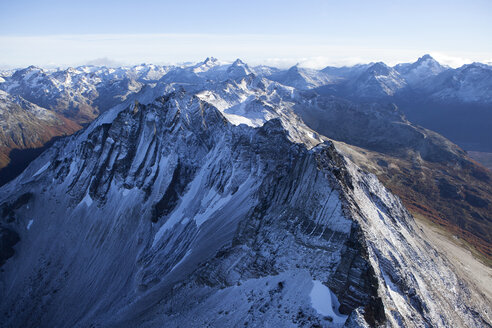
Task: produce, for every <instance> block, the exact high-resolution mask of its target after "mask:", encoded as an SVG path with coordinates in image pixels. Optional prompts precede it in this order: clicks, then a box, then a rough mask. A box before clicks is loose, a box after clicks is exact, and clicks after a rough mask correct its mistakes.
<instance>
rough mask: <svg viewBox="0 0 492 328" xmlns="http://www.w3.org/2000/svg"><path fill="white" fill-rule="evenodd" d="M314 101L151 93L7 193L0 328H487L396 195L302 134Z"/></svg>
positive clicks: (2, 202)
mask: <svg viewBox="0 0 492 328" xmlns="http://www.w3.org/2000/svg"><path fill="white" fill-rule="evenodd" d="M238 64H239V63H238ZM213 67H215V66H212V68H210V69H209V70H207V71H210V70H212V69H214V68H213ZM226 67H228V68H230V67H231V66H226ZM180 70H181V72H182V70H187V68H181V69H180ZM218 71H219V70H218V69H217V72H218ZM220 71H222V70H220ZM225 71H227V68H226V69H225ZM202 73H204V72H202V71H200V72H198V73H195V74H196V75H197V76H198V77H200V74H202ZM168 74H169V73H168ZM163 90H165V91H163ZM152 95H153V96H158V97H156V98H154V97H152ZM317 97H318V96H317V95H316V93H315V92H312V91H307V92H306V91H299V90H296V89H295V88H293V87H289V86H284V85H282V84H280V83H278V82H273V81H271V80H268V79H266V78H264V77H260V76H256V75H254V74H249V75H247V76H245V77H242V78H239V79H226V80H224V81H221V82H217V81H205V82H203V81H201V82H200V84H198V85H192V84H190V82H187V83H173V84H171V85H165V86H163V85H159V84H156V85H153V86H148V87H146V88H143V89H142V90H141V91H140V93H138V94H136V95H133V96H132V97H131V99H130V98H128V99H127V100H126V101H124V102H123V103H121V104H120V105H118V106H116V107H114V108H112V109H110V110H108V111H106V112H104V113H103V114H102V115H101V116H99V117H98V118H97V119H96V120H95V121H94V122H93V123H91V124H90V125H89V126H88V127H87V128H86V129H85V130H83V131H81V132H79V133H77V134H75V135H74V136H72V137H71V138H67V139H64V140H61V141H59V142H57V143H56V144H55V145H54V146H53V147H51V148H50V149H49V150H48V151H46V152H45V153H43V155H41V156H40V157H39V158H38V159H37V160H35V161H34V162H33V163H32V164H31V165H30V166H29V167H28V169H27V170H26V171H24V172H23V173H22V174H21V175H20V176H19V177H18V178H17V179H16V180H15V181H13V182H11V183H9V184H7V185H5V186H3V187H2V188H0V206H1V207H2V212H1V213H2V219H1V220H2V221H1V222H2V228H1V229H2V230H1V234H0V235H1V236H2V238H3V239H2V241H3V240H5V241H6V242H3V243H2V247H3V248H4V250H3V254H9V255H11V256H10V257H9V258H8V259H6V262H5V263H4V264H3V266H2V271H1V272H0V282H1V283H0V294H1V295H4V296H3V298H2V301H1V302H0V319H1V320H0V321H1V322H3V323H4V324H5V325H6V326H8V327H9V326H12V327H18V326H32V325H37V326H50V327H51V326H71V327H90V326H95V327H116V326H117V327H135V326H138V327H162V326H167V327H183V326H186V327H204V326H246V325H247V326H253V327H264V326H272V327H273V326H276V327H278V326H283V327H298V326H306V327H311V326H321V327H341V326H343V325H345V326H346V327H369V326H375V325H382V326H395V327H398V326H405V327H421V326H436V327H447V326H464V327H482V326H487V325H490V323H491V322H492V317H491V313H490V304H489V303H488V301H487V300H486V299H485V298H483V297H482V294H481V291H479V290H477V288H476V287H474V286H473V285H471V284H469V283H468V282H467V280H464V279H463V278H462V277H460V276H459V275H458V274H457V273H456V270H455V268H454V267H453V265H452V264H451V263H450V262H449V261H447V260H446V259H445V258H443V257H442V255H440V254H439V253H438V252H437V251H436V250H435V249H434V248H433V247H432V246H431V245H430V244H429V243H428V241H427V240H426V238H425V237H423V235H422V232H421V230H420V229H419V228H418V227H417V226H416V224H415V222H414V220H413V218H412V217H411V216H410V215H409V213H408V212H407V210H406V209H405V207H404V206H403V205H402V203H401V202H400V200H399V199H398V198H397V197H395V196H394V195H393V194H392V193H390V192H389V191H388V190H387V189H386V188H384V187H383V185H382V184H381V183H380V182H379V181H378V180H377V178H376V177H375V176H374V175H371V174H367V173H364V172H363V171H362V170H361V169H360V168H358V167H357V166H356V165H355V164H353V163H352V162H351V161H350V160H348V159H347V158H345V157H344V156H343V155H341V154H340V153H339V152H338V151H337V149H336V148H335V147H334V144H333V143H332V142H331V141H329V140H328V139H327V138H326V137H323V136H322V135H320V134H318V133H316V132H315V131H314V130H312V129H310V128H309V127H308V126H307V125H306V124H304V123H303V120H302V118H301V117H299V116H298V113H299V111H300V108H299V106H301V105H303V106H307V104H309V103H310V101H311V103H312V104H314V103H319V102H320V99H317ZM372 109H373V110H374V109H375V107H374V108H372ZM390 112H391V110H390ZM381 115H383V114H381ZM243 123H244V124H243ZM14 245H15V246H14ZM14 249H15V253H13V250H14ZM25 309H29V310H28V311H26V310H25Z"/></svg>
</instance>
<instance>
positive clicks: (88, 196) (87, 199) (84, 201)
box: [80, 193, 93, 207]
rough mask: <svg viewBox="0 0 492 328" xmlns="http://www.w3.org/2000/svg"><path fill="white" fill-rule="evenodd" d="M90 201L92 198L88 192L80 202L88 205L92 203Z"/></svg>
mask: <svg viewBox="0 0 492 328" xmlns="http://www.w3.org/2000/svg"><path fill="white" fill-rule="evenodd" d="M92 202H93V200H92V198H91V196H90V195H89V193H87V194H86V195H85V197H84V198H83V199H82V201H81V202H80V203H81V204H85V205H86V206H87V207H90V206H91V205H92Z"/></svg>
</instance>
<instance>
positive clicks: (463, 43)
mask: <svg viewBox="0 0 492 328" xmlns="http://www.w3.org/2000/svg"><path fill="white" fill-rule="evenodd" d="M491 13H492V1H490V0H469V1H453V0H446V1H444V0H435V1H431V0H427V1H420V0H414V1H399V0H392V1H389V0H372V1H369V0H345V1H329V0H325V1H321V0H305V1H302V2H301V1H285V0H284V1H277V0H270V1H268V0H264V1H256V0H250V1H222V0H220V1H186V0H181V1H150V0H138V1H137V0H132V1H126V0H119V1H116V0H106V1H103V0H99V1H93V0H86V1H70V0H65V1H59V0H44V1H43V0H36V1H35V0H16V1H13V0H0V47H1V51H0V66H3V67H7V66H11V67H14V66H26V65H29V64H35V65H40V66H59V65H60V66H66V65H78V64H83V63H85V62H90V61H94V60H96V62H105V61H106V62H116V63H123V64H135V63H141V62H153V63H174V62H183V61H197V60H200V59H203V58H204V57H207V56H215V57H218V58H220V59H223V60H234V59H235V58H237V57H240V58H242V59H244V60H246V61H248V62H250V63H253V64H259V63H266V64H272V65H278V66H289V65H292V64H295V63H298V62H300V63H301V64H303V65H305V66H311V67H322V66H325V65H328V64H334V65H344V64H354V63H357V62H370V61H375V60H382V61H385V62H387V63H389V64H394V63H397V62H402V61H413V60H415V59H416V58H417V57H419V56H420V55H422V54H424V53H430V54H432V55H434V56H435V57H436V58H437V59H439V60H441V61H442V62H444V63H447V64H450V65H452V66H457V65H461V64H463V63H466V62H470V61H482V62H489V61H492V42H491V40H492V37H491V35H492V20H491V19H490V15H491Z"/></svg>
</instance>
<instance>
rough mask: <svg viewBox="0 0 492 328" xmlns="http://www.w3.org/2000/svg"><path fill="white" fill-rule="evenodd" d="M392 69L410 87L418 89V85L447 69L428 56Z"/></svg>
mask: <svg viewBox="0 0 492 328" xmlns="http://www.w3.org/2000/svg"><path fill="white" fill-rule="evenodd" d="M394 69H396V71H397V72H398V73H400V75H401V76H403V78H404V79H405V81H406V82H407V83H408V84H409V85H410V86H416V87H419V85H421V84H422V83H425V82H426V81H427V80H429V79H430V78H432V77H434V76H436V75H438V74H440V73H442V72H444V71H445V70H447V69H449V67H446V66H443V65H441V64H439V62H438V61H437V60H435V59H434V58H432V57H431V56H430V55H424V56H422V57H420V58H419V59H418V60H417V61H416V62H414V63H405V64H398V65H396V66H395V67H394Z"/></svg>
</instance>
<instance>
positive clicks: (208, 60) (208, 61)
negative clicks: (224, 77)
mask: <svg viewBox="0 0 492 328" xmlns="http://www.w3.org/2000/svg"><path fill="white" fill-rule="evenodd" d="M218 62H219V60H218V59H217V58H215V57H207V58H206V59H205V61H204V62H203V64H205V65H207V66H210V65H215V64H217V63H218Z"/></svg>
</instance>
